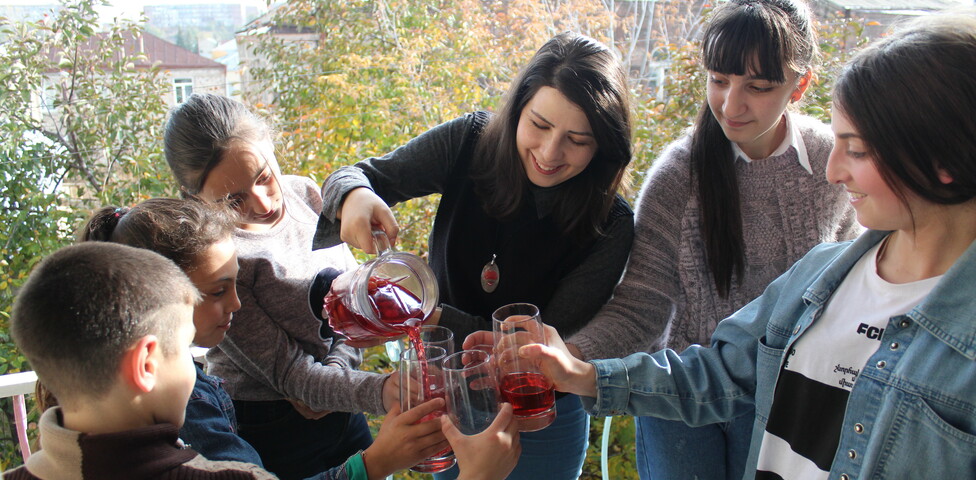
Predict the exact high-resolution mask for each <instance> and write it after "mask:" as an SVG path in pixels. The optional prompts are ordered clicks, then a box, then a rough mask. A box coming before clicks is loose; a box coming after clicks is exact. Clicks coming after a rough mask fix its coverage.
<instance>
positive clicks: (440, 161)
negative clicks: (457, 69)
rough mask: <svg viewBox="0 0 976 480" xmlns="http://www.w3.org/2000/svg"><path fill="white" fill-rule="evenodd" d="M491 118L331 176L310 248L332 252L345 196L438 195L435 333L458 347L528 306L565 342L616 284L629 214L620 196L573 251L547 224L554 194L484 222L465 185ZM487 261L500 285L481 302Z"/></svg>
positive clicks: (433, 239)
mask: <svg viewBox="0 0 976 480" xmlns="http://www.w3.org/2000/svg"><path fill="white" fill-rule="evenodd" d="M489 118H490V117H489V114H488V113H487V112H475V113H472V114H468V115H465V116H464V117H461V118H459V119H456V120H453V121H451V122H448V123H445V124H442V125H440V126H437V127H435V128H433V129H431V130H429V131H427V132H425V133H424V134H422V135H420V136H418V137H417V138H415V139H413V140H411V141H410V142H409V143H408V144H407V145H405V146H403V147H400V148H398V149H397V150H395V151H393V152H391V153H390V154H387V155H385V156H384V157H381V158H370V159H367V160H364V161H362V162H359V163H357V164H355V165H353V166H349V167H343V168H341V169H339V170H338V171H336V172H335V173H333V174H332V175H331V176H330V177H329V178H328V179H327V180H326V182H325V184H324V186H323V189H322V193H323V200H324V208H323V211H322V216H321V217H320V218H319V225H318V230H317V231H316V236H315V241H314V242H313V248H324V247H327V246H331V245H334V244H336V243H338V242H339V238H338V236H339V235H338V233H339V222H338V221H336V219H335V214H336V212H337V210H338V209H339V207H340V205H341V203H342V200H343V199H344V197H345V194H346V193H348V192H349V191H350V190H352V189H353V188H357V187H367V188H371V189H373V190H374V191H375V192H376V193H377V195H379V196H380V197H381V198H383V199H384V200H385V201H386V202H387V203H388V204H390V205H393V204H396V203H397V202H400V201H403V200H406V199H408V198H413V197H416V196H422V195H426V194H429V193H442V198H441V201H440V205H439V206H438V209H437V215H436V217H435V220H434V227H433V229H432V231H431V234H430V239H429V242H430V254H429V262H430V266H431V269H433V271H434V273H435V276H436V277H437V281H438V287H439V288H440V300H441V302H443V304H442V305H441V306H442V308H443V311H442V314H441V318H440V324H441V325H444V326H446V327H448V328H450V329H451V330H452V331H453V332H454V334H455V339H456V341H457V342H458V344H459V345H460V343H461V342H462V341H463V340H464V338H465V337H466V336H467V335H468V334H470V333H471V332H474V331H476V330H490V329H491V323H490V321H491V313H492V312H493V311H494V310H495V309H496V308H498V307H500V306H502V305H505V304H508V303H514V302H529V303H534V304H535V305H537V306H538V307H539V308H540V310H541V311H542V319H543V321H544V322H545V323H547V324H550V325H553V326H555V327H556V329H557V330H559V333H560V334H561V335H563V336H566V335H569V334H571V333H573V332H575V331H576V330H578V329H579V328H580V327H582V326H583V325H584V324H585V323H586V322H587V321H589V320H590V319H591V318H593V316H594V315H595V314H596V312H597V310H599V308H600V307H601V306H602V305H603V303H604V302H606V300H608V299H609V298H610V295H611V293H612V291H613V287H614V285H616V283H617V281H618V280H619V279H620V275H621V273H622V272H623V269H624V266H625V264H626V261H627V256H628V254H629V252H630V246H631V243H632V242H633V232H634V222H633V212H632V211H631V209H630V207H629V206H628V205H627V202H626V201H625V200H624V199H623V198H622V197H620V196H619V195H618V196H617V198H616V202H615V203H614V206H613V208H612V209H611V212H610V215H609V216H608V218H607V220H606V221H605V222H604V225H603V227H604V232H605V234H604V235H602V236H599V237H596V238H593V239H591V240H589V241H587V242H584V243H581V244H580V243H575V242H573V241H572V240H571V239H570V238H569V237H568V236H566V235H564V234H562V233H561V231H560V230H559V228H558V226H557V225H556V224H555V223H554V221H553V220H552V217H551V215H550V213H551V210H552V208H551V207H552V205H553V203H554V202H555V201H557V200H558V194H559V190H560V186H559V185H557V186H555V187H549V188H540V187H534V186H533V187H530V188H529V190H528V192H526V196H525V198H526V199H528V201H526V202H523V205H522V206H521V208H520V210H519V211H518V213H517V214H516V215H515V216H514V218H512V219H511V220H506V221H499V220H497V219H495V218H492V217H491V216H489V215H488V214H487V213H485V211H484V210H483V208H482V207H481V202H480V200H479V199H478V197H477V194H476V193H475V191H474V184H473V181H472V180H471V179H470V177H469V175H468V168H469V165H470V162H471V159H472V156H473V152H474V146H475V144H476V143H477V141H478V139H479V138H480V134H481V131H482V129H483V128H484V126H485V125H486V124H487V122H488V119H489ZM404 227H405V228H409V226H404ZM493 255H495V256H496V260H495V261H496V264H497V265H498V268H499V272H500V275H499V283H498V287H497V289H496V290H495V291H494V292H492V293H486V292H484V290H483V289H482V287H481V271H482V268H483V267H484V266H485V264H486V263H488V262H489V261H491V259H492V256H493Z"/></svg>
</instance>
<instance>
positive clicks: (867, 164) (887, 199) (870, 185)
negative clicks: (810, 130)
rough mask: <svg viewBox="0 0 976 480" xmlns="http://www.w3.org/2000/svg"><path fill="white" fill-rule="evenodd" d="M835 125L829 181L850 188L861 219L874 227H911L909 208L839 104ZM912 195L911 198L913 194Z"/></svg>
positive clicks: (832, 116) (850, 193)
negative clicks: (880, 168)
mask: <svg viewBox="0 0 976 480" xmlns="http://www.w3.org/2000/svg"><path fill="white" fill-rule="evenodd" d="M831 128H832V129H833V131H834V148H833V150H831V152H830V158H829V159H828V161H827V181H829V182H831V183H841V184H843V185H844V186H845V187H847V193H848V196H849V197H850V201H851V205H853V206H854V209H855V210H856V211H857V221H858V222H860V224H861V225H864V226H865V227H867V228H870V229H874V230H900V229H906V228H911V225H912V216H911V213H910V212H909V210H908V208H907V207H906V206H905V204H904V203H903V202H902V201H901V199H900V198H899V197H898V194H897V193H896V192H895V191H894V190H892V189H891V187H890V186H888V184H887V183H886V182H885V180H884V178H883V177H882V176H881V172H879V171H878V167H877V166H876V165H875V162H874V159H873V158H872V157H871V154H870V150H869V148H868V145H867V143H865V141H864V140H863V139H862V138H861V136H860V134H859V133H858V131H857V130H856V129H855V128H854V125H853V124H851V122H850V120H849V119H848V118H847V116H846V115H845V114H844V113H843V112H842V111H841V110H840V108H838V106H837V105H835V106H834V109H833V111H832V112H831ZM908 197H909V201H911V198H912V197H913V195H912V194H910V193H909V194H908Z"/></svg>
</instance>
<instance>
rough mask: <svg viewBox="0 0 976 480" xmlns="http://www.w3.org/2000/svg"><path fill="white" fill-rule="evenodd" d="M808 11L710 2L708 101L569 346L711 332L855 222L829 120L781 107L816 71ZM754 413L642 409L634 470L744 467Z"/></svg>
mask: <svg viewBox="0 0 976 480" xmlns="http://www.w3.org/2000/svg"><path fill="white" fill-rule="evenodd" d="M810 22H811V19H810V16H809V12H808V10H807V8H806V6H805V5H803V4H801V3H800V2H799V1H797V2H793V1H790V0H763V1H744V0H743V1H738V0H734V1H732V2H729V3H727V4H723V5H722V6H720V7H719V8H717V9H716V11H715V13H714V14H713V17H712V18H711V20H710V22H709V25H708V27H707V28H706V31H705V34H704V40H703V42H702V58H703V63H704V66H705V68H706V69H707V70H708V87H707V91H708V100H707V102H706V103H705V104H704V105H703V106H702V109H701V111H700V113H699V116H698V119H697V121H696V125H695V127H694V128H693V130H692V131H691V133H689V134H688V135H686V136H684V137H683V138H681V139H679V140H678V141H676V142H674V143H673V144H672V145H670V146H669V147H668V148H667V149H666V150H665V151H664V153H663V154H662V155H661V157H660V158H658V159H657V161H656V162H655V163H654V167H653V168H652V169H651V171H650V174H649V175H648V178H647V181H646V183H645V185H644V187H643V188H642V191H641V194H640V197H639V199H638V206H637V212H636V231H635V238H634V246H633V250H632V251H631V256H630V259H629V261H628V264H627V269H626V272H625V274H624V277H623V279H622V281H621V282H620V284H619V285H618V286H617V287H616V289H615V291H614V296H613V298H612V300H611V301H610V302H609V303H608V304H607V305H606V306H605V307H604V308H603V309H602V310H601V311H600V312H599V313H598V314H597V316H596V317H595V318H594V319H593V320H592V321H591V322H589V323H588V324H587V326H585V327H584V328H583V329H582V330H581V331H580V332H578V333H577V334H576V335H574V336H572V337H570V338H569V340H568V343H569V344H570V345H571V346H570V348H571V349H573V348H574V347H575V351H574V353H576V354H577V355H576V356H578V357H580V358H582V359H586V360H589V359H597V358H617V357H622V356H625V355H628V354H630V353H633V352H637V351H648V352H651V351H656V350H658V349H660V348H664V347H669V348H672V349H675V350H677V351H681V350H683V349H684V348H686V347H688V346H690V345H693V344H703V345H708V339H709V337H710V335H711V333H712V331H713V330H714V329H715V326H716V324H717V323H718V321H719V320H721V319H722V318H725V317H726V316H728V315H730V314H731V313H733V312H734V311H736V310H738V309H739V308H740V307H742V306H743V305H745V304H746V303H748V302H749V301H750V300H752V299H753V298H755V297H758V296H759V295H760V294H761V293H762V292H763V290H764V289H765V287H766V285H767V284H768V283H769V282H771V281H772V280H773V279H775V278H776V277H777V276H779V275H780V274H781V273H783V272H784V271H785V270H786V269H787V268H789V266H790V265H792V264H793V263H794V262H796V261H797V260H798V259H799V258H800V257H801V256H802V255H803V254H804V253H806V252H807V251H808V250H809V249H810V248H812V247H813V246H814V245H816V244H818V243H821V242H828V241H837V240H846V239H850V238H852V237H854V236H855V235H856V234H857V233H858V232H859V231H860V230H859V229H860V227H858V226H857V223H856V221H855V218H854V212H853V209H852V208H851V207H850V203H849V202H848V200H847V197H846V194H845V192H844V189H843V187H842V186H839V185H830V184H829V183H828V182H827V181H826V179H825V176H824V169H825V167H826V164H827V157H828V155H829V153H830V149H831V147H832V135H831V132H830V129H829V128H827V127H826V126H825V125H823V124H821V123H820V122H818V121H816V120H814V119H811V118H808V117H803V116H800V115H796V114H791V113H789V112H787V111H786V108H787V106H788V105H789V104H790V103H792V102H796V101H798V100H800V99H801V98H802V96H803V94H804V92H805V90H806V88H807V87H808V86H809V83H810V80H811V77H812V65H813V63H814V60H815V58H816V56H817V43H816V38H815V34H814V32H813V31H812V27H811V25H810ZM753 416H754V415H752V414H749V415H746V416H744V417H740V418H738V419H736V420H734V421H732V422H730V423H728V424H719V425H709V426H705V427H701V428H691V427H688V426H686V425H685V424H684V423H681V422H673V421H667V420H661V419H657V418H652V417H638V418H637V419H636V423H637V453H638V458H637V461H638V469H639V471H640V475H641V478H643V479H647V478H651V477H653V478H699V479H726V478H728V479H733V478H735V479H738V478H742V472H743V469H744V465H745V460H746V455H747V453H748V447H749V439H750V433H751V430H752V424H753Z"/></svg>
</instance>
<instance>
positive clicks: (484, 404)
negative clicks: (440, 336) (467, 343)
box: [443, 350, 498, 435]
mask: <svg viewBox="0 0 976 480" xmlns="http://www.w3.org/2000/svg"><path fill="white" fill-rule="evenodd" d="M443 366H444V379H445V383H446V384H447V390H446V399H447V413H448V415H449V416H450V418H451V421H452V422H454V426H455V427H457V429H458V430H460V431H461V433H463V434H465V435H475V434H478V433H481V432H483V431H484V430H485V429H486V428H488V426H489V425H491V422H493V421H494V420H495V416H497V415H498V384H497V382H496V380H495V372H494V366H493V365H492V362H491V359H490V357H489V355H488V353H487V352H484V351H482V350H462V351H460V352H457V353H455V354H453V355H449V356H448V357H447V358H445V359H444V363H443Z"/></svg>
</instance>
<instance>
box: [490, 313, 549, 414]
mask: <svg viewBox="0 0 976 480" xmlns="http://www.w3.org/2000/svg"><path fill="white" fill-rule="evenodd" d="M491 317H492V332H493V335H494V339H495V348H494V359H495V365H496V369H497V375H498V389H499V393H500V394H501V397H502V400H504V401H506V402H508V403H511V404H512V409H513V410H514V413H515V419H516V420H517V421H518V422H519V431H522V432H534V431H536V430H542V429H543V428H546V427H548V426H549V424H551V423H552V422H553V420H555V419H556V394H555V390H554V389H553V385H552V382H551V381H549V379H548V378H546V376H545V375H543V374H542V370H540V369H539V365H538V364H537V363H536V362H533V361H531V360H528V359H525V358H521V357H519V355H518V349H519V348H520V347H522V346H524V345H529V344H533V343H540V344H543V345H545V344H546V336H545V331H544V330H543V324H542V317H541V316H540V315H539V308H538V307H536V306H535V305H532V304H531V303H512V304H508V305H505V306H503V307H500V308H499V309H498V310H495V313H493V314H492V316H491Z"/></svg>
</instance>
